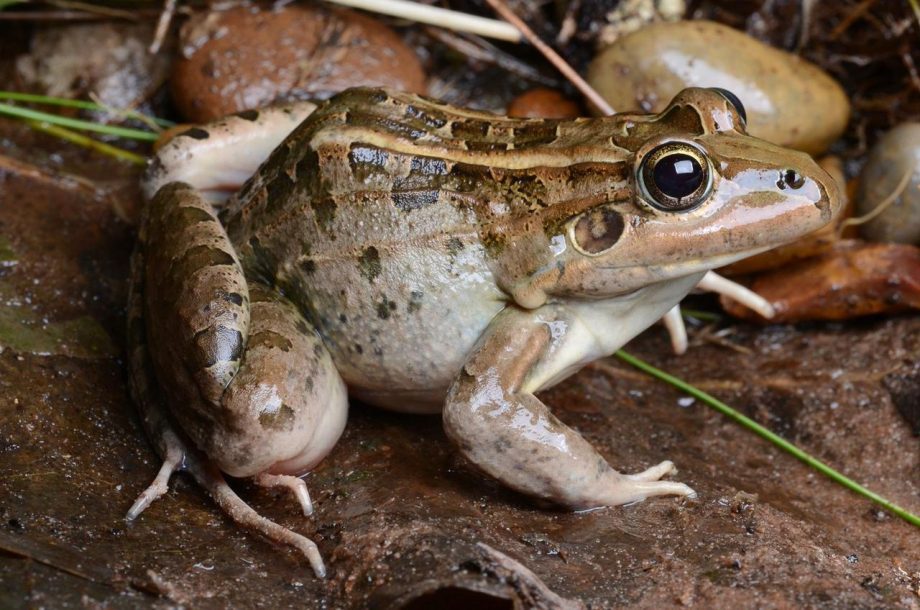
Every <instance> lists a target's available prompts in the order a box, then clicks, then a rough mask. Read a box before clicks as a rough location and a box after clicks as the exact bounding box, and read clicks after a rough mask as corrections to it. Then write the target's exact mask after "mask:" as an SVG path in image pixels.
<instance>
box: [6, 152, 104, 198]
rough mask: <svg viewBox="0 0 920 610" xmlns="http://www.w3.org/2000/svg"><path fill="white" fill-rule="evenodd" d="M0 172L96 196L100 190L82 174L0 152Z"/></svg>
mask: <svg viewBox="0 0 920 610" xmlns="http://www.w3.org/2000/svg"><path fill="white" fill-rule="evenodd" d="M0 173H9V174H12V175H14V176H19V177H21V178H28V179H29V180H33V181H35V182H41V183H44V184H50V185H52V186H54V187H56V188H58V189H61V190H67V191H78V192H81V193H85V194H87V195H90V196H93V197H95V196H97V195H98V194H99V191H100V188H99V185H97V184H96V183H94V182H93V181H92V180H89V179H88V178H84V177H83V176H78V175H76V174H68V173H66V172H63V171H60V170H56V169H55V170H52V169H47V168H44V167H40V166H38V165H35V164H33V163H29V162H27V161H23V160H22V159H17V158H15V157H9V156H7V155H3V154H0Z"/></svg>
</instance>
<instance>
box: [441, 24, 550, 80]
mask: <svg viewBox="0 0 920 610" xmlns="http://www.w3.org/2000/svg"><path fill="white" fill-rule="evenodd" d="M425 33H426V34H428V35H429V36H431V37H432V38H434V39H435V40H437V41H438V42H440V43H441V44H444V45H445V46H447V47H449V48H451V49H453V50H455V51H457V52H458V53H462V54H463V55H465V56H466V57H468V58H470V59H473V60H476V61H481V62H483V63H487V64H493V65H496V66H498V67H500V68H502V69H504V70H506V71H508V72H510V73H511V74H515V75H517V76H520V77H521V78H526V79H528V80H531V81H535V82H538V83H541V84H543V85H546V86H548V87H558V86H559V82H558V81H557V80H556V79H555V78H552V77H549V76H547V75H545V74H543V73H542V72H540V71H539V70H537V69H536V68H534V67H533V66H531V65H530V64H527V63H525V62H523V61H521V60H520V59H518V58H517V57H515V56H513V55H511V54H509V53H506V52H505V51H502V50H500V49H498V48H496V47H494V46H493V45H491V44H489V43H488V42H487V41H486V40H484V39H483V38H482V37H480V36H476V35H475V34H466V35H463V34H456V33H454V32H451V31H450V30H446V29H444V28H442V27H435V26H431V25H426V26H425Z"/></svg>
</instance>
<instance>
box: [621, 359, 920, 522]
mask: <svg viewBox="0 0 920 610" xmlns="http://www.w3.org/2000/svg"><path fill="white" fill-rule="evenodd" d="M616 356H617V357H618V358H620V359H621V360H623V361H625V362H627V363H629V364H631V365H632V366H634V367H636V368H637V369H639V370H640V371H643V372H645V373H648V374H649V375H651V376H653V377H656V378H658V379H660V380H662V381H665V382H667V383H669V384H671V385H672V386H674V387H675V388H677V389H679V390H681V391H682V392H685V393H687V394H689V395H690V396H693V397H694V398H697V399H699V400H700V401H702V402H704V403H706V404H707V405H709V406H710V407H712V408H713V409H715V410H716V411H718V412H719V413H721V414H722V415H725V416H726V417H728V418H729V419H732V420H734V421H736V422H737V423H739V424H741V425H742V426H744V427H745V428H747V429H748V430H750V431H751V432H753V433H754V434H757V435H758V436H760V437H762V438H765V439H766V440H768V441H770V442H771V443H773V444H774V445H776V446H777V447H779V448H780V449H782V450H783V451H786V452H787V453H791V454H792V455H793V456H795V457H796V458H798V459H800V460H802V461H803V462H805V463H806V464H808V465H809V466H811V467H812V468H814V469H815V470H817V471H818V472H820V473H821V474H823V475H825V476H827V477H828V478H830V479H832V480H833V481H836V482H837V483H839V484H840V485H843V486H844V487H846V488H847V489H849V490H851V491H855V492H856V493H858V494H860V495H862V496H864V497H866V498H869V499H870V500H872V501H873V502H875V503H876V504H878V505H879V506H881V507H882V508H884V509H885V510H888V511H890V512H892V513H894V514H895V515H897V516H898V517H900V518H901V519H904V520H905V521H907V522H908V523H910V524H911V525H915V526H917V527H920V517H918V516H917V515H915V514H913V513H911V512H909V511H907V510H906V509H903V508H901V507H900V506H898V505H897V504H894V503H892V502H890V501H888V500H886V499H885V498H883V497H882V496H880V495H878V494H877V493H875V492H872V491H870V490H868V489H866V488H865V487H863V486H862V485H860V484H859V483H857V482H856V481H854V480H853V479H850V478H849V477H847V476H846V475H844V474H842V473H840V472H837V471H836V470H834V469H833V468H831V467H830V466H828V465H827V464H825V463H824V462H822V461H821V460H819V459H817V458H814V457H812V456H810V455H808V454H807V453H805V452H804V451H802V450H801V449H799V448H798V447H796V446H795V445H793V444H792V443H790V442H789V441H787V440H786V439H784V438H782V437H781V436H778V435H776V434H774V433H773V432H771V431H770V430H768V429H766V428H764V427H763V426H761V425H760V424H758V423H757V422H755V421H754V420H753V419H751V418H749V417H747V416H745V415H743V414H741V413H739V412H738V411H736V410H735V409H732V408H731V407H729V406H728V405H727V404H725V403H724V402H722V401H721V400H719V399H718V398H716V397H714V396H711V395H710V394H707V393H706V392H704V391H702V390H699V389H697V388H695V387H693V386H692V385H690V384H689V383H687V382H686V381H683V380H682V379H678V378H677V377H674V376H673V375H669V374H668V373H665V372H664V371H662V370H661V369H657V368H655V367H654V366H652V365H650V364H648V363H646V362H644V361H642V360H639V359H638V358H636V357H635V356H632V355H630V354H627V353H626V352H624V351H623V350H620V351H618V352H617V353H616Z"/></svg>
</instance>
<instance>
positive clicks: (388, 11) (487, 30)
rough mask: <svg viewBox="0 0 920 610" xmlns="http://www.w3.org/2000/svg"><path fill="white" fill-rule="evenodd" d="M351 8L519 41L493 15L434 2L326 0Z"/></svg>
mask: <svg viewBox="0 0 920 610" xmlns="http://www.w3.org/2000/svg"><path fill="white" fill-rule="evenodd" d="M326 1H327V2H331V3H333V4H341V5H342V6H348V7H351V8H360V9H364V10H366V11H372V12H374V13H381V14H383V15H390V16H392V17H401V18H403V19H410V20H412V21H417V22H419V23H428V24H430V25H437V26H439V27H442V28H447V29H450V30H457V31H459V32H469V33H471V34H479V35H480V36H486V37H487V38H497V39H499V40H507V41H508V42H520V41H521V34H520V32H518V30H517V29H515V28H514V27H513V26H511V25H509V24H507V23H505V22H503V21H497V20H495V19H487V18H485V17H479V16H477V15H468V14H466V13H461V12H458V11H451V10H448V9H444V8H440V7H437V6H429V5H427V4H419V3H418V2H409V1H408V0H326Z"/></svg>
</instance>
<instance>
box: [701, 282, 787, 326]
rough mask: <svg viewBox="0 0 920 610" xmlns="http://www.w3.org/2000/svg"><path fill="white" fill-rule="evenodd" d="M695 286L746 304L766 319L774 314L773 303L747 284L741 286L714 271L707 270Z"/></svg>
mask: <svg viewBox="0 0 920 610" xmlns="http://www.w3.org/2000/svg"><path fill="white" fill-rule="evenodd" d="M696 287H697V288H699V289H700V290H705V291H707V292H715V293H716V294H721V295H724V296H727V297H729V298H731V299H732V300H734V301H737V302H738V303H741V304H742V305H745V306H747V307H748V308H749V309H752V310H754V311H756V312H757V313H759V314H760V315H762V316H763V317H765V318H767V319H770V318H772V317H773V316H774V315H776V310H774V309H773V305H771V304H770V301H768V300H766V299H765V298H763V297H762V296H760V295H759V294H757V293H756V292H754V291H753V290H751V289H750V288H748V287H747V286H742V285H741V284H739V283H738V282H733V281H732V280H730V279H728V278H727V277H723V276H721V275H719V274H718V273H716V272H715V271H708V272H707V273H706V275H704V276H703V279H701V280H700V282H699V284H697V285H696Z"/></svg>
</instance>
